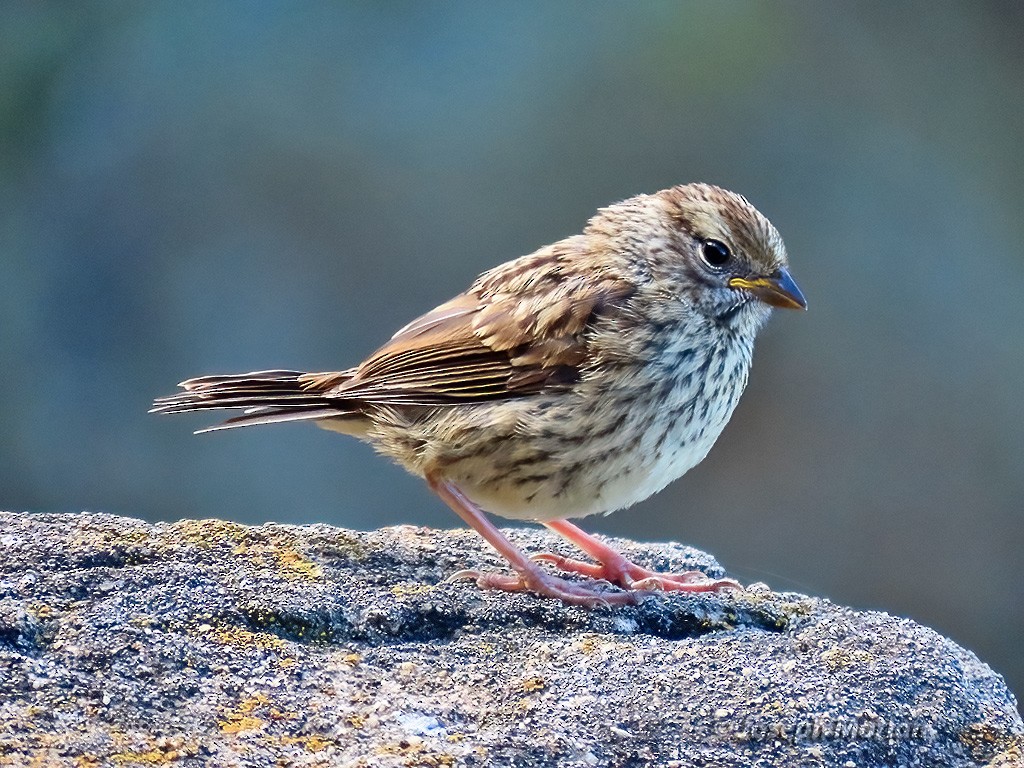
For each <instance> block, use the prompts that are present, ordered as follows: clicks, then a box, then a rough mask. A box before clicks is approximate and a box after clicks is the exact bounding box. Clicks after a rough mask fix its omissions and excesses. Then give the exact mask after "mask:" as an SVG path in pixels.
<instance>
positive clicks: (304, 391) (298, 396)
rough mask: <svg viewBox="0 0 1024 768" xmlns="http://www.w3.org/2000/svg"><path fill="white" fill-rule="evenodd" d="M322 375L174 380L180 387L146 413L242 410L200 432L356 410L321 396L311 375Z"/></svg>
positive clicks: (273, 374)
mask: <svg viewBox="0 0 1024 768" xmlns="http://www.w3.org/2000/svg"><path fill="white" fill-rule="evenodd" d="M323 377H324V374H317V373H314V374H310V373H303V372H300V371H254V372H252V373H242V374H237V375H227V376H222V375H218V376H200V377H198V378H195V379H188V380H187V381H183V382H182V383H181V384H179V385H178V386H180V387H181V388H182V389H184V390H185V391H184V392H178V393H177V394H174V395H170V396H168V397H161V398H158V399H157V400H155V401H154V402H153V407H152V408H151V409H150V413H186V412H188V411H207V410H214V409H218V408H245V409H246V412H245V413H244V414H243V415H241V416H235V417H234V418H231V419H228V420H227V421H225V422H223V423H222V424H218V425H217V426H214V427H209V428H207V429H203V430H199V431H200V432H211V431H215V430H219V429H232V428H234V427H245V426H251V425H255V424H273V423H277V422H283V421H306V420H316V419H326V418H331V417H337V416H350V415H354V414H355V411H353V410H352V409H350V408H346V407H345V404H344V403H343V402H341V401H338V400H337V399H329V398H327V397H324V395H323V390H322V389H321V388H319V387H317V386H316V380H317V379H323Z"/></svg>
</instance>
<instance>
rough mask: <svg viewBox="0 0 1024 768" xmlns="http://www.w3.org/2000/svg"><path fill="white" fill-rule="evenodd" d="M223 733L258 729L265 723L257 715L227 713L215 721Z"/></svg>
mask: <svg viewBox="0 0 1024 768" xmlns="http://www.w3.org/2000/svg"><path fill="white" fill-rule="evenodd" d="M217 725H218V726H220V729H221V731H223V732H224V733H243V732H244V731H258V730H260V729H261V728H262V727H263V726H264V725H266V723H265V722H264V721H263V720H260V719H259V718H258V717H245V716H244V715H239V714H233V715H228V716H227V717H226V718H225V719H223V720H220V721H219V722H218V723H217Z"/></svg>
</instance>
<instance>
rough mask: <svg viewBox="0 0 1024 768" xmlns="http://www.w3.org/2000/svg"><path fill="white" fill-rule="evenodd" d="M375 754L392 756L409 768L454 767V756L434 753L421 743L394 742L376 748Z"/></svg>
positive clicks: (445, 753)
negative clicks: (421, 767)
mask: <svg viewBox="0 0 1024 768" xmlns="http://www.w3.org/2000/svg"><path fill="white" fill-rule="evenodd" d="M377 754H378V755H394V756H396V757H398V758H399V759H400V760H401V761H402V765H405V766H410V768H413V767H414V766H424V768H434V766H448V765H455V755H450V754H448V753H447V752H435V751H434V750H432V749H431V748H430V747H428V746H427V745H425V744H424V743H423V742H409V741H396V742H390V743H388V744H382V745H381V746H380V747H378V748H377Z"/></svg>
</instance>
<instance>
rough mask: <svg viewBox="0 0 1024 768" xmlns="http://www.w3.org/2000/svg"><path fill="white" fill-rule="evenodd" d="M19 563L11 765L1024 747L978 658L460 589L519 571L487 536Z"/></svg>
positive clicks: (796, 607) (38, 526)
mask: <svg viewBox="0 0 1024 768" xmlns="http://www.w3.org/2000/svg"><path fill="white" fill-rule="evenodd" d="M509 535H510V536H512V538H513V539H515V540H516V541H517V542H518V543H519V544H521V545H523V546H524V547H526V548H528V549H529V550H531V551H542V550H545V549H555V550H558V551H561V552H566V553H568V550H566V549H564V548H563V547H562V546H561V544H560V542H556V541H555V540H554V539H553V538H552V537H551V536H550V535H548V534H547V533H546V532H542V531H533V530H529V531H528V530H512V531H509ZM617 544H618V545H620V546H621V547H622V549H623V550H624V551H626V552H627V553H629V554H630V555H631V556H633V557H634V558H636V559H637V560H638V561H640V562H642V563H645V564H647V565H651V566H654V567H657V568H659V569H681V568H688V567H693V566H698V567H701V568H703V569H706V570H709V571H710V572H711V573H712V575H722V572H721V568H720V567H719V566H718V565H717V564H716V563H715V561H714V560H713V559H712V558H710V557H709V556H708V555H705V554H703V553H700V552H697V551H695V550H693V549H689V548H686V547H682V546H680V545H677V544H635V543H631V542H624V541H622V542H617ZM0 552H2V558H0V765H15V766H26V765H30V764H32V765H35V764H40V765H67V766H72V765H74V766H104V765H123V766H132V765H163V764H171V765H180V766H231V765H245V766H270V765H295V766H336V765H337V766H341V765H344V766H350V765H351V766H368V767H369V766H384V767H387V766H462V765H466V766H501V765H516V766H562V767H565V766H644V765H659V766H667V765H678V766H691V765H698V766H703V765H708V766H710V765H714V766H777V765H820V766H857V767H858V768H864V767H865V766H892V765H900V766H904V765H906V766H916V765H920V766H930V765H942V766H976V765H992V766H995V765H1002V766H1010V765H1017V764H1020V761H1021V754H1022V748H1024V736H1022V734H1024V725H1022V723H1021V719H1020V716H1019V715H1018V714H1017V712H1016V709H1015V706H1016V705H1015V702H1014V699H1013V696H1012V695H1011V694H1010V693H1009V691H1007V689H1006V687H1005V685H1004V684H1003V682H1002V680H1001V678H1000V677H999V676H998V675H996V674H994V673H993V672H992V671H991V670H990V669H989V668H988V667H987V666H985V665H984V664H983V663H981V662H980V661H979V660H978V659H977V658H976V657H975V656H974V654H972V653H970V652H969V651H965V650H964V649H962V648H960V647H958V646H957V645H955V644H954V643H952V642H951V641H949V640H947V639H945V638H943V637H941V636H940V635H938V634H936V633H935V632H933V631H932V630H930V629H927V628H925V627H922V626H920V625H918V624H915V623H914V622H912V621H908V620H906V619H899V618H895V617H892V616H888V615H886V614H882V613H872V612H863V611H853V610H850V609H847V608H843V607H840V606H837V605H834V604H832V603H830V602H828V601H827V600H821V599H818V598H812V597H806V596H803V595H798V594H793V593H777V592H772V591H770V590H769V589H768V588H767V587H763V586H762V587H757V588H752V589H750V590H749V591H747V592H746V593H743V594H739V595H735V594H726V595H721V596H717V595H696V596H687V595H655V596H652V597H651V598H649V599H646V600H644V601H643V602H642V603H641V604H639V605H637V606H632V607H628V608H616V609H611V608H601V609H596V610H589V611H588V610H584V609H580V608H573V607H566V606H563V605H561V604H559V603H557V602H554V601H550V600H541V599H537V598H535V597H532V596H530V595H526V594H516V595H512V594H505V593H483V592H481V591H480V590H479V589H477V588H476V586H475V585H473V584H471V583H466V582H460V583H451V584H449V583H444V582H443V579H444V578H445V577H446V576H447V575H449V574H451V573H453V572H454V571H456V570H458V569H460V568H463V567H467V566H471V567H485V568H497V567H501V563H500V562H499V560H498V558H497V556H495V555H494V554H493V553H492V552H491V551H490V550H489V549H488V548H487V547H486V545H485V544H484V543H483V542H482V541H480V540H479V539H478V538H477V537H476V536H475V535H474V534H472V533H471V532H469V531H464V530H456V531H434V530H425V529H420V528H411V527H400V528H389V529H384V530H379V531H371V532H369V533H361V532H356V531H347V530H343V529H338V528H331V527H328V526H324V525H313V526H303V527H295V526H279V525H264V526H259V527H246V526H242V525H236V524H233V523H227V522H221V521H216V520H205V521H193V520H186V521H181V522H177V523H161V524H156V525H151V524H148V523H145V522H141V521H139V520H133V519H129V518H122V517H115V516H111V515H102V514H80V515H24V514H8V513H3V514H0ZM33 760H35V761H37V762H32V761H33Z"/></svg>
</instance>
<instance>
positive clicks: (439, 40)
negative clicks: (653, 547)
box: [0, 0, 1024, 694]
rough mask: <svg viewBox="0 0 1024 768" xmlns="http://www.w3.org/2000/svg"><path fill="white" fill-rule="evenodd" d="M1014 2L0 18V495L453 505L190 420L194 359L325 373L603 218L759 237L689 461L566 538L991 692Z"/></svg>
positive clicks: (1004, 465)
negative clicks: (959, 652)
mask: <svg viewBox="0 0 1024 768" xmlns="http://www.w3.org/2000/svg"><path fill="white" fill-rule="evenodd" d="M1022 38H1024V4H1021V3H1018V2H1013V1H1012V0H1007V1H1006V2H975V3H969V4H968V3H954V2H936V1H935V0H927V1H926V2H918V3H899V4H894V3H888V2H884V0H882V1H880V2H873V3H867V2H851V3H841V4H840V3H819V2H815V1H814V0H806V1H805V2H756V3H755V2H751V3H740V2H704V3H682V2H664V3H655V2H651V3H645V4H643V5H641V6H637V5H633V4H623V3H612V2H606V3H602V2H587V3H543V2H535V3H525V2H515V3H504V4H502V3H486V4H484V3H474V2H463V3H438V4H429V3H428V4H423V3H378V2H351V3H331V4H319V3H307V4H301V5H295V4H291V3H279V4H275V3H261V4H259V5H257V6H251V5H246V4H229V3H224V4H216V5H213V4H203V3H199V4H181V3H129V2H123V3H117V2H109V3H89V4H72V3H42V2H35V1H31V2H29V1H26V2H6V3H4V4H3V5H2V6H0V270H2V276H0V418H2V424H3V429H2V430H0V508H6V509H12V510H32V511H40V512H41V511H76V510H82V509H89V510H103V511H109V512H116V513H121V514H125V515H133V516H139V517H144V518H147V519H150V520H173V519H178V518H182V517H190V518H205V517H221V518H228V519H231V520H236V521H240V522H244V523H259V522H262V521H268V520H275V521H281V522H289V523H312V522H327V523H332V524H336V525H342V526H348V527H353V528H372V527H376V526H382V525H393V524H399V523H414V524H422V525H431V526H441V527H454V526H455V525H456V524H457V522H458V521H457V518H456V517H455V516H454V515H452V514H451V513H450V512H449V511H448V510H447V509H446V508H444V507H443V505H442V503H441V502H440V501H438V500H437V499H435V498H434V497H433V496H431V494H430V493H429V492H428V491H427V489H426V488H425V487H424V485H423V483H421V482H420V481H418V480H416V479H415V478H412V477H409V476H407V475H405V474H404V473H403V471H402V470H400V469H397V468H395V467H393V466H391V465H390V464H388V463H387V462H386V461H384V460H382V459H380V458H378V457H376V456H374V455H373V453H372V451H371V450H370V449H369V448H368V447H366V446H364V445H361V444H359V443H357V442H356V441H354V440H350V439H345V438H342V437H340V436H338V435H335V434H331V433H327V432H323V431H321V430H317V429H313V428H311V427H308V426H301V425H285V426H279V427H273V428H261V429H257V430H251V431H239V432H233V433H221V434H214V435H206V436H202V437H193V436H192V435H191V431H192V430H193V429H196V428H198V427H200V426H203V425H205V424H208V423H210V419H208V418H206V417H204V416H202V415H199V416H193V417H177V418H173V419H171V418H158V417H156V416H149V415H147V414H146V410H147V408H148V407H149V404H150V401H151V399H152V398H153V397H154V396H156V395H162V394H168V393H170V392H172V391H173V389H174V385H175V384H176V383H177V382H178V381H179V380H181V379H183V378H186V377H188V376H191V375H197V374H202V373H221V372H239V371H247V370H253V369H260V368H274V367H280V368H300V369H308V370H332V369H337V368H343V367H347V366H349V365H351V364H354V363H356V362H358V361H359V360H360V359H361V358H362V357H363V356H364V355H365V354H367V353H368V352H370V351H371V350H372V349H374V348H375V347H376V346H377V345H378V344H380V343H381V342H383V341H384V340H385V339H386V338H387V337H388V336H389V335H390V334H391V333H392V332H393V331H394V330H395V329H397V328H398V327H399V326H401V325H402V324H404V323H405V322H406V321H408V320H409V319H411V318H412V317H414V316H415V315H417V314H419V313H421V312H423V311H425V310H427V309H429V308H431V307H433V306H435V305H436V304H438V303H440V302H442V301H444V300H445V299H447V298H448V297H449V296H451V295H452V294H454V293H456V292H457V291H460V290H462V289H463V288H465V287H466V286H467V285H468V284H469V282H470V281H471V280H472V278H473V277H474V276H475V275H476V274H477V273H479V272H480V271H482V270H484V269H486V268H488V267H491V266H493V265H495V264H497V263H499V262H501V261H504V260H506V259H509V258H512V257H515V256H518V255H521V254H524V253H528V252H530V251H532V250H534V249H535V248H537V247H539V246H541V245H544V244H546V243H548V242H551V241H553V240H557V239H559V238H561V237H564V236H566V235H569V234H572V233H575V232H578V231H579V230H580V229H581V228H582V226H583V225H584V223H585V222H586V220H587V218H588V217H589V216H590V215H591V214H592V213H593V211H594V210H595V209H596V208H598V207H599V206H602V205H605V204H607V203H610V202H612V201H615V200H619V199H622V198H625V197H628V196H631V195H633V194H636V193H640V192H653V191H655V190H658V189H661V188H664V187H667V186H670V185H672V184H676V183H681V182H687V181H696V180H703V181H709V182H714V183H717V184H721V185H723V186H726V187H729V188H732V189H735V190H737V191H740V192H742V193H743V194H745V195H746V196H748V197H749V198H750V200H751V201H752V202H753V203H754V204H755V205H756V206H757V207H758V208H760V209H761V210H762V211H763V212H764V213H765V214H766V215H768V216H769V217H770V218H771V219H772V220H773V222H774V223H775V224H776V226H777V227H778V228H779V230H780V231H781V232H782V234H783V236H784V237H785V240H786V243H787V245H788V248H789V252H790V257H791V261H792V265H793V266H792V269H793V274H794V275H795V277H796V278H797V280H798V281H799V283H800V286H801V287H802V288H803V290H804V292H805V293H806V295H807V297H808V300H809V302H810V311H809V312H807V313H795V312H793V313H789V312H787V313H776V316H775V317H774V318H773V319H772V321H771V323H770V324H769V326H768V328H767V330H766V331H765V332H764V334H763V335H762V337H761V339H760V343H759V345H758V349H757V354H756V356H755V364H754V370H753V373H752V377H751V382H750V386H749V389H748V391H747V394H746V396H745V398H744V400H743V402H742V403H741V405H740V407H739V409H738V411H737V413H736V415H735V416H734V418H733V420H732V423H731V424H730V425H729V427H728V428H727V429H726V431H725V434H724V435H723V437H722V439H721V440H720V441H719V443H718V445H717V446H716V447H715V449H714V450H713V451H712V452H711V455H710V456H709V458H708V459H707V460H706V461H705V462H704V463H703V464H702V465H701V466H700V467H698V468H697V469H695V470H693V471H692V472H690V473H689V474H688V475H687V476H686V477H685V478H684V479H683V480H682V481H680V482H677V483H675V484H674V485H672V486H671V487H670V488H669V489H668V490H666V491H665V492H664V493H662V494H660V495H659V496H657V497H655V498H653V499H651V500H649V501H647V502H645V503H644V504H642V505H641V506H640V507H638V508H637V509H635V510H634V511H632V512H629V513H619V514H616V515H612V516H611V517H608V518H604V519H592V520H589V521H588V522H587V526H588V527H589V528H590V529H592V530H599V531H603V532H606V533H609V534H615V535H620V536H628V537H633V538H638V539H676V540H680V541H684V542H687V543H690V544H693V545H696V546H699V547H702V548H705V549H707V550H708V551H710V552H712V553H714V554H715V555H716V556H717V557H718V558H719V559H720V560H721V562H722V563H723V564H724V565H725V566H726V568H727V569H728V570H729V571H730V572H731V573H732V574H734V575H737V576H738V577H739V578H741V580H744V581H755V580H763V581H766V582H768V583H769V584H771V585H772V586H774V587H776V588H779V589H795V590H801V591H805V592H809V593H811V594H818V595H826V596H828V597H830V598H832V599H834V600H836V601H838V602H841V603H845V604H850V605H853V606H856V607H859V608H872V609H881V610H885V611H888V612H890V613H895V614H900V615H905V616H909V617H911V618H914V619H916V620H918V621H921V622H924V623H926V624H929V625H931V626H933V627H935V628H936V629H938V630H939V631H941V632H943V633H945V634H948V635H950V636H952V637H953V638H954V639H955V640H957V641H958V642H960V643H961V644H963V645H965V646H967V647H969V648H971V649H972V650H974V651H976V652H977V653H978V654H979V655H980V656H981V657H982V658H983V659H984V660H985V661H987V662H989V663H990V664H991V665H992V666H993V667H994V668H995V669H996V670H997V671H998V672H1001V673H1003V674H1004V675H1006V676H1007V678H1008V680H1009V681H1010V684H1011V688H1013V689H1014V690H1016V691H1017V693H1018V694H1019V693H1021V692H1022V691H1024V652H1022V648H1021V643H1022V641H1021V638H1022V637H1024V610H1022V605H1024V575H1022V573H1021V569H1022V566H1024V556H1022V551H1024V516H1022V507H1024V405H1022V400H1021V391H1022V382H1024V310H1022V306H1024V301H1022V295H1024V253H1022V251H1024V249H1022V246H1021V243H1022V242H1024V215H1022V211H1024V152H1022V150H1021V146H1022V143H1021V142H1022V136H1024V47H1022V46H1021V44H1020V41H1021V39H1022Z"/></svg>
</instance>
